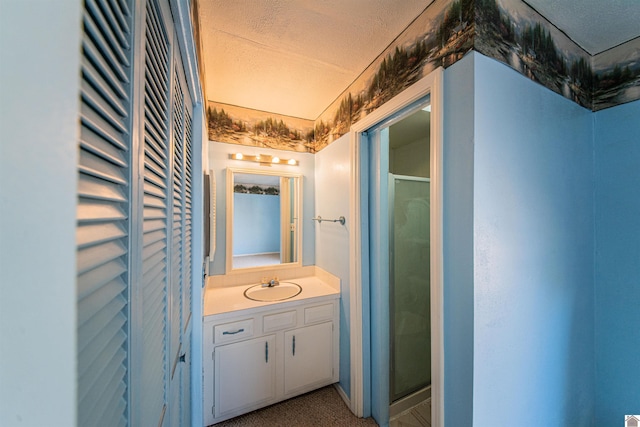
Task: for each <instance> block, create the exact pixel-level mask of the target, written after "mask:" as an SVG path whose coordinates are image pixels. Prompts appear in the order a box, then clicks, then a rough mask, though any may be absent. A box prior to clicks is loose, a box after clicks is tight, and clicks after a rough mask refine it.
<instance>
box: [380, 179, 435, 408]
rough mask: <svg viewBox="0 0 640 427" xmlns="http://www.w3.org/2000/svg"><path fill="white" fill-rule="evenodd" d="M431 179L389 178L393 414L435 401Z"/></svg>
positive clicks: (391, 388) (390, 368)
mask: <svg viewBox="0 0 640 427" xmlns="http://www.w3.org/2000/svg"><path fill="white" fill-rule="evenodd" d="M429 193H430V192H429V179H428V178H422V177H415V176H402V175H394V174H389V207H390V209H389V220H390V226H389V233H390V236H389V303H390V312H389V314H390V316H389V321H390V325H389V327H390V334H389V338H390V345H391V348H390V354H389V356H390V358H389V359H390V367H389V374H390V375H389V394H390V405H391V408H390V416H391V417H393V416H394V415H396V414H398V413H400V412H402V411H404V410H406V409H408V408H410V407H412V406H415V405H416V404H418V403H420V402H422V401H424V400H426V399H428V398H429V397H430V389H429V386H430V385H431V323H430V304H431V299H430V275H431V269H430V262H429V261H430V258H431V251H430V227H429V219H430V218H429Z"/></svg>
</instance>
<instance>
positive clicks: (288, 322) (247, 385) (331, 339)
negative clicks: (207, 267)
mask: <svg viewBox="0 0 640 427" xmlns="http://www.w3.org/2000/svg"><path fill="white" fill-rule="evenodd" d="M285 282H289V283H291V282H292V283H295V284H297V285H299V286H300V288H301V291H300V292H299V293H298V294H297V295H295V296H292V297H291V298H288V299H284V300H280V301H256V300H252V299H249V298H247V296H246V295H245V292H246V291H248V290H249V292H251V291H252V290H255V289H256V287H255V285H256V282H253V283H250V284H247V285H236V286H215V287H214V286H209V285H208V286H207V289H206V290H205V301H204V309H205V311H204V330H203V331H204V332H203V333H204V342H203V348H204V352H203V368H204V369H203V370H204V396H203V397H204V425H205V426H208V425H211V424H214V423H217V422H220V421H223V420H226V419H229V418H232V417H235V416H237V415H241V414H243V413H246V412H249V411H252V410H254V409H258V408H261V407H263V406H267V405H270V404H273V403H276V402H278V401H281V400H284V399H288V398H290V397H293V396H296V395H299V394H302V393H306V392H308V391H311V390H314V389H316V388H319V387H322V386H325V385H327V384H332V383H335V382H337V381H338V379H339V372H338V367H339V325H340V322H339V297H340V290H339V289H340V286H339V280H337V279H335V278H333V279H332V276H328V275H327V276H325V277H322V279H321V278H319V277H317V276H308V277H302V278H295V279H287V280H286V281H285V280H282V283H283V288H284V286H285V285H287V283H285ZM336 282H337V286H336ZM258 287H259V285H258ZM250 288H252V289H250ZM273 289H274V291H279V292H282V291H283V289H277V286H275V287H274V288H273ZM269 292H270V291H269V289H268V288H263V289H261V290H260V293H259V295H267V297H266V298H267V299H268V293H269ZM249 295H251V294H249ZM254 295H258V294H254ZM274 295H275V294H274Z"/></svg>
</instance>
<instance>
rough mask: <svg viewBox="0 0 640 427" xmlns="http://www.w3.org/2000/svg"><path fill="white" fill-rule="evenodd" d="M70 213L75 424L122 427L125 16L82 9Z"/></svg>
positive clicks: (119, 6) (120, 8) (111, 5)
mask: <svg viewBox="0 0 640 427" xmlns="http://www.w3.org/2000/svg"><path fill="white" fill-rule="evenodd" d="M82 23H83V31H84V33H83V39H82V83H81V85H82V87H81V100H82V102H81V110H80V140H79V151H80V160H79V165H78V209H77V221H78V224H77V245H78V254H77V270H78V277H77V307H78V319H77V325H78V331H77V339H78V350H77V352H78V367H77V375H78V404H77V416H78V421H77V422H78V425H81V426H93V425H96V426H97V425H109V426H124V425H126V424H127V419H128V407H127V393H128V377H127V359H128V356H129V341H128V335H129V325H128V321H127V320H128V317H129V314H128V311H129V306H128V301H129V285H130V280H129V262H130V253H129V248H130V239H129V207H130V192H129V186H128V184H129V175H130V159H131V154H130V153H131V151H130V150H131V133H130V128H131V93H132V88H131V84H130V82H131V77H132V69H131V65H130V64H131V56H132V52H131V44H132V31H131V27H132V13H131V3H130V2H127V1H119V2H117V3H116V2H108V1H98V0H96V1H91V0H87V1H86V3H85V10H84V15H83V21H82Z"/></svg>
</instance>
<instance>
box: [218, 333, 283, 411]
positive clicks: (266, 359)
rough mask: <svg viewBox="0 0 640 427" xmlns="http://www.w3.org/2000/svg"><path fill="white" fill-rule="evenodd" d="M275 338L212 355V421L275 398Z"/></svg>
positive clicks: (232, 346)
mask: <svg viewBox="0 0 640 427" xmlns="http://www.w3.org/2000/svg"><path fill="white" fill-rule="evenodd" d="M275 344H276V340H275V336H274V335H269V336H266V337H262V338H255V339H252V340H247V341H241V342H238V343H234V344H228V345H224V346H220V347H218V348H216V349H215V352H214V382H215V390H214V395H215V397H214V406H215V410H214V413H215V417H216V418H218V417H222V416H225V415H231V414H234V413H235V412H239V411H241V410H243V409H248V408H251V407H253V406H257V405H260V404H264V403H266V402H268V401H269V400H272V399H275V397H276V383H275V375H276V364H275V357H276V346H275Z"/></svg>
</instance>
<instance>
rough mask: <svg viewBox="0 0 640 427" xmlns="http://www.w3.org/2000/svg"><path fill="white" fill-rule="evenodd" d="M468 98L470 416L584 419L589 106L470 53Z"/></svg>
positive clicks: (489, 420)
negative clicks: (471, 142)
mask: <svg viewBox="0 0 640 427" xmlns="http://www.w3.org/2000/svg"><path fill="white" fill-rule="evenodd" d="M474 101H475V123H474V127H475V155H474V188H475V190H474V277H475V279H474V282H475V283H474V287H475V290H474V292H475V308H474V319H475V320H474V371H473V374H474V380H473V386H474V396H473V420H474V425H475V426H498V425H509V424H513V423H514V422H516V423H523V422H524V424H526V425H539V426H547V427H551V426H566V425H579V426H589V425H592V421H593V403H594V402H593V396H594V377H593V372H594V361H593V352H594V338H593V310H594V302H593V258H594V257H593V252H594V239H593V228H594V214H593V210H594V208H593V207H594V199H593V150H592V113H591V112H590V111H588V110H586V109H584V108H581V107H579V106H578V105H576V104H574V103H572V102H571V101H569V100H567V99H565V98H563V97H561V96H558V95H557V94H555V93H553V92H551V91H549V90H548V89H545V88H543V87H542V86H540V85H538V84H536V83H533V82H532V81H530V80H529V79H527V78H525V77H523V76H522V75H520V74H518V73H517V72H515V71H513V70H512V69H510V68H508V67H506V66H505V65H502V64H500V63H498V62H496V61H494V60H491V59H488V58H486V57H484V56H482V55H480V54H475V99H474ZM516 420H517V421H516Z"/></svg>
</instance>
